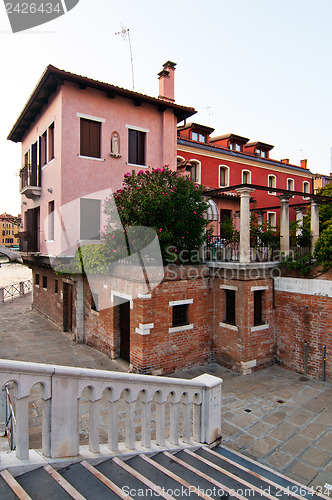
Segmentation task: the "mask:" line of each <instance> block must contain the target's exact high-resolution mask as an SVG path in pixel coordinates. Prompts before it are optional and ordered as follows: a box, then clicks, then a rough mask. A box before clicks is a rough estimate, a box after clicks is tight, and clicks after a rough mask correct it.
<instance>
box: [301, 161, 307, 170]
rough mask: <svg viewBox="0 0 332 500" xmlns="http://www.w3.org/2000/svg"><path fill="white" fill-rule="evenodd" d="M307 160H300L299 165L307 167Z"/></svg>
mask: <svg viewBox="0 0 332 500" xmlns="http://www.w3.org/2000/svg"><path fill="white" fill-rule="evenodd" d="M307 162H308V160H301V167H302V168H308V167H307Z"/></svg>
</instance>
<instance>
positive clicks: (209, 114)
mask: <svg viewBox="0 0 332 500" xmlns="http://www.w3.org/2000/svg"><path fill="white" fill-rule="evenodd" d="M200 109H206V111H207V114H208V117H209V120H208V121H209V126H210V125H211V123H210V122H211V116H212V115H214V113H213V112H212V111H211V106H205V107H204V108H198V110H200Z"/></svg>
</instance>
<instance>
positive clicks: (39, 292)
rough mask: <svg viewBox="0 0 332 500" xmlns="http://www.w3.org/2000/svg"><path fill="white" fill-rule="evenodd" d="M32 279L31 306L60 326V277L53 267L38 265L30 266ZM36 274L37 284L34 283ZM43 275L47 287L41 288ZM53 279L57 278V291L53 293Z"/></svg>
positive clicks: (61, 315)
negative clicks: (37, 276) (37, 277)
mask: <svg viewBox="0 0 332 500" xmlns="http://www.w3.org/2000/svg"><path fill="white" fill-rule="evenodd" d="M30 267H31V269H32V280H33V304H32V307H33V309H35V310H36V311H38V312H39V313H40V314H42V315H43V316H45V317H47V318H48V319H49V320H51V321H52V323H54V324H55V325H57V326H59V327H60V328H62V326H63V310H62V294H63V288H62V277H61V276H57V275H56V274H55V272H54V271H53V269H50V268H46V267H39V266H30ZM36 274H38V275H39V285H36ZM43 276H46V278H47V288H43ZM55 280H58V292H57V293H55Z"/></svg>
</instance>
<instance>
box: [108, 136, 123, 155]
mask: <svg viewBox="0 0 332 500" xmlns="http://www.w3.org/2000/svg"><path fill="white" fill-rule="evenodd" d="M110 156H112V157H113V158H121V156H122V155H121V153H120V136H119V133H118V132H117V131H116V130H114V132H112V134H111V153H110Z"/></svg>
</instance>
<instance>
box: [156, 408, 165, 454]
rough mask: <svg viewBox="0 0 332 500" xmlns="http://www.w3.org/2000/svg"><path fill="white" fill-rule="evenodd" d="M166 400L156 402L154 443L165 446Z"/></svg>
mask: <svg viewBox="0 0 332 500" xmlns="http://www.w3.org/2000/svg"><path fill="white" fill-rule="evenodd" d="M165 416H166V402H162V403H158V402H157V403H156V444H157V445H159V446H165V428H166V418H165Z"/></svg>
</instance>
